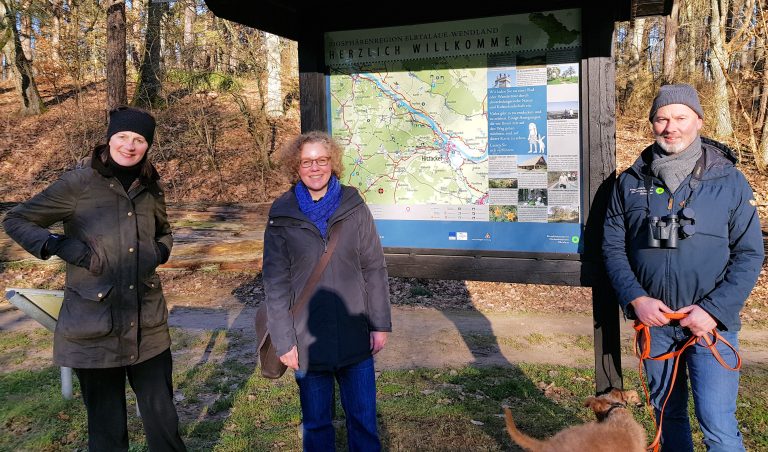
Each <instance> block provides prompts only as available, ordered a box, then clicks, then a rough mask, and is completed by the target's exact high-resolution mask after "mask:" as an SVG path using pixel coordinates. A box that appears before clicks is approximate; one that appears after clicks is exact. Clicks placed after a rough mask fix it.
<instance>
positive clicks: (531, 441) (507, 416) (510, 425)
mask: <svg viewBox="0 0 768 452" xmlns="http://www.w3.org/2000/svg"><path fill="white" fill-rule="evenodd" d="M504 420H505V421H506V423H507V432H508V433H509V436H510V437H511V438H512V441H514V442H516V443H517V445H518V446H520V447H522V448H523V449H525V450H527V451H529V452H536V451H538V450H541V447H542V444H543V442H542V441H539V440H538V439H536V438H531V437H530V436H528V435H526V434H525V433H523V432H521V431H520V430H518V429H517V426H516V425H515V421H513V420H512V411H510V410H509V408H507V407H504Z"/></svg>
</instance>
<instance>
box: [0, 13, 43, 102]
mask: <svg viewBox="0 0 768 452" xmlns="http://www.w3.org/2000/svg"><path fill="white" fill-rule="evenodd" d="M15 17H16V14H14V10H13V9H12V8H11V7H10V4H9V3H8V1H7V0H0V21H1V23H2V25H3V28H5V29H6V30H8V33H10V41H9V42H8V43H7V44H6V49H7V50H6V52H7V55H6V56H7V57H8V59H9V60H10V61H13V66H14V73H15V74H14V75H15V84H16V91H17V93H18V94H19V100H20V103H21V106H20V109H19V111H20V113H21V114H23V115H38V114H40V113H42V112H43V101H42V99H40V93H39V92H38V91H37V84H36V83H35V76H34V72H33V70H32V64H31V63H30V62H29V60H28V59H27V57H26V56H24V49H23V48H22V45H21V38H20V36H19V30H18V29H17V28H16V21H15V20H13V19H14V18H15Z"/></svg>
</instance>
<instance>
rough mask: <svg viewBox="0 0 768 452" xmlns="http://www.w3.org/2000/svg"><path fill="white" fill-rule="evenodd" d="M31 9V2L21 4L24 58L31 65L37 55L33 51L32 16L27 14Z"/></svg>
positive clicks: (21, 33) (21, 37) (21, 35)
mask: <svg viewBox="0 0 768 452" xmlns="http://www.w3.org/2000/svg"><path fill="white" fill-rule="evenodd" d="M28 8H29V2H26V3H22V4H21V11H22V13H21V20H20V21H19V23H20V24H21V30H20V39H21V48H22V50H23V51H24V57H25V58H26V59H27V61H29V62H30V63H31V62H32V60H34V57H35V54H34V51H33V49H32V33H33V31H32V16H31V15H30V14H29V13H28V12H25V10H27V9H28Z"/></svg>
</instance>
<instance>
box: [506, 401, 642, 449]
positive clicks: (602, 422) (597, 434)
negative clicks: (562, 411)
mask: <svg viewBox="0 0 768 452" xmlns="http://www.w3.org/2000/svg"><path fill="white" fill-rule="evenodd" d="M628 403H635V404H638V403H640V398H639V397H638V396H637V392H636V391H620V390H618V389H613V390H612V391H611V392H609V393H608V394H603V395H601V396H599V397H590V398H588V399H587V400H586V401H585V402H584V406H588V407H590V408H592V410H593V411H594V412H595V415H596V416H597V420H598V422H589V423H587V424H582V425H575V426H573V427H569V428H567V429H565V430H563V431H561V432H558V433H557V434H556V435H555V436H553V437H552V438H549V439H546V440H539V439H535V438H531V437H530V436H528V435H526V434H524V433H522V432H520V430H518V429H517V427H516V426H515V422H514V421H513V420H512V412H511V411H510V410H509V408H506V407H505V408H504V415H505V417H506V422H507V431H508V432H509V436H511V437H512V440H513V441H515V442H516V443H517V444H518V445H519V446H520V447H522V448H523V449H525V450H527V451H530V452H566V451H606V452H616V451H619V452H644V451H645V444H646V437H645V429H644V428H643V427H642V426H641V425H640V424H638V423H637V421H635V419H634V418H633V417H632V413H630V412H629V410H627V404H628Z"/></svg>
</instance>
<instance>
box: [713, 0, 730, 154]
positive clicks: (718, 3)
mask: <svg viewBox="0 0 768 452" xmlns="http://www.w3.org/2000/svg"><path fill="white" fill-rule="evenodd" d="M710 5H711V9H712V20H711V21H710V25H709V39H710V46H711V52H710V56H709V64H710V69H711V70H712V81H713V84H714V90H713V93H712V106H713V107H714V112H715V120H714V123H713V126H714V132H715V138H716V139H726V138H730V137H731V136H733V125H732V124H731V110H730V106H729V103H728V84H727V81H726V79H725V72H724V69H725V68H727V67H728V55H727V53H726V51H725V46H724V43H723V30H724V25H725V23H724V21H725V14H724V13H726V12H727V11H728V0H710Z"/></svg>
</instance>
